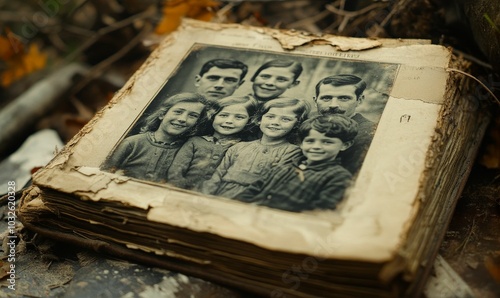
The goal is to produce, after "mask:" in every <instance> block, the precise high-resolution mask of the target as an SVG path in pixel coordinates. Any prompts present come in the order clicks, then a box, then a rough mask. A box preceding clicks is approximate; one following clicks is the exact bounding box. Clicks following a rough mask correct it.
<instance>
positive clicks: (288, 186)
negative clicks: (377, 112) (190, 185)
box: [235, 115, 357, 212]
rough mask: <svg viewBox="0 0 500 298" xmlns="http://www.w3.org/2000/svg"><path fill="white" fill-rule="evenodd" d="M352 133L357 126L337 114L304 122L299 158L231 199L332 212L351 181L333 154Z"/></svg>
mask: <svg viewBox="0 0 500 298" xmlns="http://www.w3.org/2000/svg"><path fill="white" fill-rule="evenodd" d="M356 134H357V123H356V122H355V121H354V120H352V119H350V118H346V117H344V116H341V115H333V116H318V117H316V118H313V119H310V120H307V121H305V122H304V123H303V124H302V125H301V126H300V128H299V138H300V139H301V140H302V141H301V145H300V148H301V149H302V154H303V156H302V157H299V158H297V159H295V160H294V161H293V162H292V163H291V164H286V165H282V166H279V167H276V168H274V169H273V170H272V171H271V172H270V173H269V174H268V176H267V177H265V178H264V179H261V180H259V181H258V182H256V183H254V184H253V185H251V186H250V187H248V188H247V189H245V190H244V191H243V192H241V193H240V194H238V195H236V196H235V199H236V200H239V201H243V202H247V203H255V204H258V205H261V206H267V207H271V208H277V209H282V210H287V211H293V212H301V211H305V210H314V209H335V208H336V206H337V204H338V203H339V202H340V201H341V200H342V197H343V195H344V191H345V189H346V188H347V186H348V185H349V184H350V181H351V179H352V176H351V174H350V173H349V171H347V170H346V169H345V168H343V167H342V166H341V165H340V160H339V158H337V155H338V154H339V152H341V151H343V150H346V149H347V148H349V146H351V144H352V141H353V139H354V137H355V136H356Z"/></svg>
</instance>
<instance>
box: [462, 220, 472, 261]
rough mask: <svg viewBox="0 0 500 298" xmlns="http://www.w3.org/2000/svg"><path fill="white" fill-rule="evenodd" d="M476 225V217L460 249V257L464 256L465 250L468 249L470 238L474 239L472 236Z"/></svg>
mask: <svg viewBox="0 0 500 298" xmlns="http://www.w3.org/2000/svg"><path fill="white" fill-rule="evenodd" d="M475 224H476V218H475V217H474V218H473V219H472V225H471V227H470V230H469V233H467V236H466V237H465V241H464V242H463V243H462V245H461V246H462V247H461V249H460V256H462V255H463V253H464V250H465V248H466V247H467V244H468V243H469V240H470V238H471V237H472V234H473V233H474V228H475Z"/></svg>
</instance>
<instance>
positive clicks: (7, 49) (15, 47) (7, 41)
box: [0, 29, 24, 61]
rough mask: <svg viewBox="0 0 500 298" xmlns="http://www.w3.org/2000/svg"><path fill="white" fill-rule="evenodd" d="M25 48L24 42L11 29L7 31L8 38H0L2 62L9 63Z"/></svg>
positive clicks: (0, 58) (0, 57)
mask: <svg viewBox="0 0 500 298" xmlns="http://www.w3.org/2000/svg"><path fill="white" fill-rule="evenodd" d="M23 48H24V47H23V44H22V42H21V41H20V40H19V39H17V38H16V37H15V35H14V34H13V33H12V32H11V31H10V30H9V29H6V36H0V60H3V61H8V60H9V59H11V58H12V57H13V56H15V55H16V54H17V53H19V52H21V51H23Z"/></svg>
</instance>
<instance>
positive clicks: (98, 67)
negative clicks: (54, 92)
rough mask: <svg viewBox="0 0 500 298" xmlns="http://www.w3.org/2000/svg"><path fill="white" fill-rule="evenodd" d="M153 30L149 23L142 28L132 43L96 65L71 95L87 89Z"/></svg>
mask: <svg viewBox="0 0 500 298" xmlns="http://www.w3.org/2000/svg"><path fill="white" fill-rule="evenodd" d="M151 30H153V26H152V25H151V24H149V23H146V24H145V25H144V27H143V28H142V30H141V32H139V34H137V35H136V36H135V37H134V38H133V39H132V40H131V41H130V42H128V43H127V44H126V45H125V46H124V47H123V48H121V49H120V50H119V51H118V52H116V53H114V54H113V55H111V56H109V57H108V58H107V59H105V60H103V61H101V62H99V64H97V65H95V66H94V67H92V68H91V69H90V71H89V72H88V73H87V75H86V76H85V78H84V79H83V80H82V81H80V82H79V83H78V84H76V86H75V87H74V88H72V90H71V93H70V94H73V95H74V94H76V93H78V92H79V91H80V90H81V89H82V88H83V87H85V86H86V85H87V84H88V83H89V82H90V81H92V80H93V79H95V78H96V77H97V76H99V75H100V74H101V73H102V72H103V71H104V70H105V69H106V68H108V67H109V66H110V65H111V64H113V63H115V62H116V61H118V60H119V59H121V58H122V57H123V56H125V55H126V54H127V53H128V52H129V51H130V50H132V49H133V48H134V47H135V46H136V45H137V44H138V43H140V42H141V41H142V40H143V39H144V37H145V36H146V34H148V33H149V32H151Z"/></svg>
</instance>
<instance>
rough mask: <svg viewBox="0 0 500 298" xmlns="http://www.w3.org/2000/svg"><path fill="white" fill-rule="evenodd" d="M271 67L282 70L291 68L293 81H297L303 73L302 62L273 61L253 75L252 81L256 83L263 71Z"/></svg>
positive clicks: (262, 66)
mask: <svg viewBox="0 0 500 298" xmlns="http://www.w3.org/2000/svg"><path fill="white" fill-rule="evenodd" d="M271 67H281V68H290V70H291V72H292V73H293V81H296V80H297V79H298V77H299V76H300V74H301V73H302V70H303V68H302V64H301V63H300V62H296V61H292V60H280V59H276V60H271V61H268V62H266V63H264V64H262V65H261V66H260V67H259V68H258V69H257V70H256V71H255V73H254V74H253V76H252V79H251V80H250V81H252V82H253V81H255V78H256V77H257V76H258V75H259V74H260V72H261V71H263V70H264V69H267V68H271Z"/></svg>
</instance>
